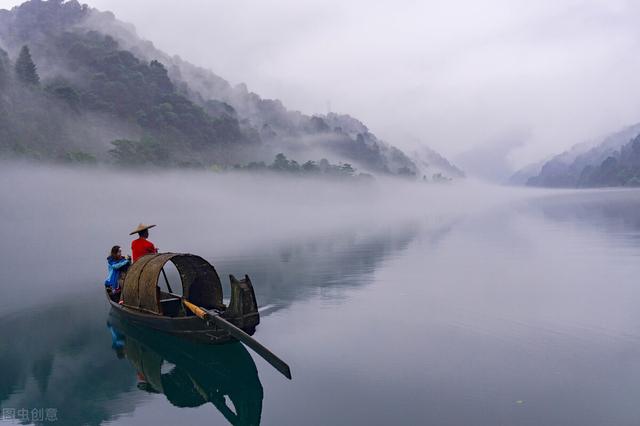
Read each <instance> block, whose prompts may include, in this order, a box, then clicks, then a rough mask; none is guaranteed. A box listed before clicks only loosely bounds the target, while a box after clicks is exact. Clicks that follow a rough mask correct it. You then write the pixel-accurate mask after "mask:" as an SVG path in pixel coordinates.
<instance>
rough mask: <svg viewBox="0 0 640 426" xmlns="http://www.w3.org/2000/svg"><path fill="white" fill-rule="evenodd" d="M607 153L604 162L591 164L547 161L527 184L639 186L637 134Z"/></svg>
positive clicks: (639, 138)
mask: <svg viewBox="0 0 640 426" xmlns="http://www.w3.org/2000/svg"><path fill="white" fill-rule="evenodd" d="M607 152H608V155H606V156H605V157H604V160H601V161H597V162H595V163H587V164H585V161H584V160H583V161H574V162H573V163H571V164H569V165H567V164H564V163H562V162H560V161H550V162H548V163H546V164H545V165H544V166H543V167H542V170H541V171H540V173H539V174H538V175H537V176H535V177H533V178H530V179H529V181H528V182H527V184H528V185H531V186H548V187H565V188H569V187H583V188H586V187H613V186H640V135H638V136H636V137H635V138H634V139H632V140H631V141H629V142H628V143H626V144H624V145H623V146H622V147H620V148H619V149H617V150H610V151H607Z"/></svg>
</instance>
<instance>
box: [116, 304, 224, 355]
mask: <svg viewBox="0 0 640 426" xmlns="http://www.w3.org/2000/svg"><path fill="white" fill-rule="evenodd" d="M107 300H108V301H109V304H110V305H111V311H112V313H113V314H114V315H117V316H118V317H119V318H120V319H123V320H125V321H128V322H130V323H131V324H133V325H136V326H142V327H148V328H151V329H153V330H158V331H162V332H164V333H167V334H171V335H173V336H178V337H182V338H185V339H188V340H193V341H197V342H200V343H207V344H221V343H227V342H231V341H236V339H235V338H234V337H232V336H231V335H230V334H229V333H228V332H227V331H225V330H223V329H221V328H218V327H217V326H216V325H215V324H212V323H209V324H207V322H205V321H203V320H201V319H200V318H198V317H196V316H188V317H177V318H176V317H164V316H161V315H155V314H148V313H145V312H141V311H136V310H134V309H131V308H127V307H125V306H123V305H120V304H118V303H116V302H114V301H113V300H111V298H109V297H108V296H107Z"/></svg>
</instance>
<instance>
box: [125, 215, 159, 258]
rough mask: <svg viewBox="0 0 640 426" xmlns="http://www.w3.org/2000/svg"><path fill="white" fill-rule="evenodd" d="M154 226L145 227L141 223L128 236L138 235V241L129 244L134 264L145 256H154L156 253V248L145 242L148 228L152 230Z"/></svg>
mask: <svg viewBox="0 0 640 426" xmlns="http://www.w3.org/2000/svg"><path fill="white" fill-rule="evenodd" d="M154 226H155V225H145V224H143V223H141V224H140V225H138V227H137V228H136V229H135V230H133V232H131V233H130V234H129V235H133V234H138V239H137V240H133V241H132V242H131V257H132V258H133V261H134V262H135V261H136V260H138V259H139V258H141V257H142V256H144V255H146V254H155V253H157V252H158V249H157V248H156V246H154V245H153V243H152V242H151V241H149V240H147V238H149V228H153V227H154Z"/></svg>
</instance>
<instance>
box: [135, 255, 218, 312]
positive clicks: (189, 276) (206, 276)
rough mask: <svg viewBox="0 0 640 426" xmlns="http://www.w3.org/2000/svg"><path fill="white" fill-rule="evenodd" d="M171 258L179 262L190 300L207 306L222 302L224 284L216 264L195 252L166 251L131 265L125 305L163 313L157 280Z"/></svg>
mask: <svg viewBox="0 0 640 426" xmlns="http://www.w3.org/2000/svg"><path fill="white" fill-rule="evenodd" d="M167 262H171V263H173V264H174V265H175V266H176V269H177V270H178V273H179V274H180V280H181V281H182V295H183V297H184V298H185V299H186V300H189V301H191V302H192V303H194V304H197V305H199V306H202V307H204V308H207V309H210V308H215V307H218V306H220V305H222V285H221V284H220V277H219V276H218V273H217V272H216V270H215V268H214V267H213V265H211V264H210V263H209V262H207V261H206V260H204V259H203V258H201V257H200V256H196V255H193V254H186V253H162V254H149V255H146V256H143V257H141V258H140V259H138V260H137V261H136V262H134V263H133V264H132V265H131V266H130V267H129V270H128V271H127V274H126V277H125V279H124V286H123V290H122V300H123V303H124V305H125V306H127V307H130V308H134V309H139V310H143V311H146V312H149V313H153V314H158V315H161V314H162V311H161V309H160V290H159V288H158V286H157V284H158V278H159V277H160V274H161V273H162V269H163V267H164V265H165V264H166V263H167Z"/></svg>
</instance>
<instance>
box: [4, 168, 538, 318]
mask: <svg viewBox="0 0 640 426" xmlns="http://www.w3.org/2000/svg"><path fill="white" fill-rule="evenodd" d="M535 193H538V192H535V191H526V190H521V189H509V188H498V187H490V186H483V185H480V184H477V183H474V182H461V183H456V184H447V185H429V184H425V183H417V182H412V181H405V180H401V179H392V180H384V179H377V180H375V181H370V182H369V181H367V182H360V181H353V182H351V181H339V182H336V181H329V180H315V179H311V178H287V177H280V176H274V175H270V174H249V173H213V172H208V171H184V170H180V171H154V172H152V171H146V172H130V171H122V170H116V169H107V168H101V169H100V168H99V169H95V168H94V169H89V168H86V169H85V168H66V167H55V166H43V165H34V164H29V163H3V164H1V168H0V198H1V199H2V204H1V205H0V230H1V232H0V234H1V235H2V238H0V258H1V259H2V268H0V270H1V272H0V278H1V281H2V283H4V286H5V291H6V292H5V294H7V296H6V297H5V301H4V303H2V305H5V306H0V308H8V307H9V306H8V305H9V304H11V303H15V302H16V301H17V300H18V299H21V298H25V297H26V298H27V300H35V299H39V298H40V297H39V295H46V297H49V295H51V294H56V293H58V294H63V293H66V292H68V290H69V289H70V288H74V289H77V290H82V291H83V289H86V290H89V289H90V288H92V287H94V288H95V286H98V285H99V284H100V283H101V282H102V281H103V280H104V274H105V269H106V267H105V258H106V256H107V255H108V252H109V249H110V248H111V246H113V245H116V244H118V245H120V246H122V247H123V252H124V253H129V252H130V242H131V240H132V238H133V237H131V236H129V232H130V231H132V230H133V229H134V228H135V227H136V225H137V224H138V223H139V222H144V223H152V224H157V225H158V226H157V227H156V228H153V229H152V230H151V235H150V240H151V241H153V242H154V243H155V244H156V246H157V247H158V248H159V249H160V251H165V252H166V251H170V252H189V253H195V254H199V255H202V256H203V257H205V258H206V259H208V260H209V261H210V262H212V263H213V264H214V265H215V264H216V258H219V257H221V256H226V257H228V256H242V254H243V253H248V252H256V251H260V250H265V251H268V250H273V247H276V246H278V245H280V246H282V245H283V244H288V245H291V246H292V247H296V245H298V246H300V243H310V242H313V241H314V240H316V239H318V238H321V237H322V236H323V235H328V234H331V235H340V234H344V235H353V236H354V237H357V236H358V235H370V234H376V233H385V232H389V231H392V230H394V229H399V228H401V227H403V226H406V225H407V224H411V226H417V227H422V228H429V227H431V228H436V227H438V226H442V225H443V224H446V223H447V222H450V221H452V220H455V219H456V218H459V217H462V216H464V215H468V214H472V213H474V212H479V211H481V210H484V209H488V208H491V207H492V206H495V205H497V204H499V203H502V202H507V201H509V200H514V199H516V198H520V197H522V196H529V195H530V194H535ZM234 273H238V274H242V273H244V271H234ZM12 295H13V296H12ZM21 300H22V301H23V302H24V301H25V300H24V299H21Z"/></svg>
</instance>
